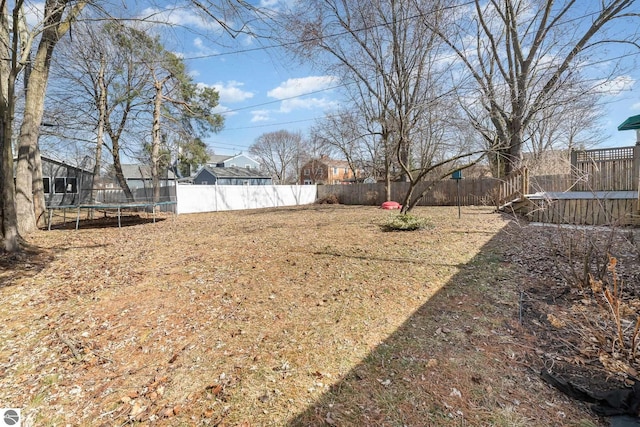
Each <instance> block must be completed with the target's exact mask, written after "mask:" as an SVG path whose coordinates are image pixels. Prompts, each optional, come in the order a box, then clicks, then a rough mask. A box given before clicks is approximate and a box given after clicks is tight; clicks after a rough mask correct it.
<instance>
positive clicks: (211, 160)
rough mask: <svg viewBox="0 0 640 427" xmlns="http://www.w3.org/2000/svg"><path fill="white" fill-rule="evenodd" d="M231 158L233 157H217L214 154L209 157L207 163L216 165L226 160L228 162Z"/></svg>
mask: <svg viewBox="0 0 640 427" xmlns="http://www.w3.org/2000/svg"><path fill="white" fill-rule="evenodd" d="M232 157H235V156H218V155H215V154H214V155H213V156H211V157H209V161H208V162H207V163H209V164H212V165H217V164H218V163H224V162H225V161H226V160H229V159H230V158H232Z"/></svg>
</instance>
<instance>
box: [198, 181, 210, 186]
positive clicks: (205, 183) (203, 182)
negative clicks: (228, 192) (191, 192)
mask: <svg viewBox="0 0 640 427" xmlns="http://www.w3.org/2000/svg"><path fill="white" fill-rule="evenodd" d="M208 184H209V182H208V181H202V182H200V185H208Z"/></svg>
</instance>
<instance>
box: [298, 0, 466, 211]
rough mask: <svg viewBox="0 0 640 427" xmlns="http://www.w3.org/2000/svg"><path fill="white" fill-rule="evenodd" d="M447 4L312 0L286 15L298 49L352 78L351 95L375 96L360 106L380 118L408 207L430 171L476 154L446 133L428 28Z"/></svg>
mask: <svg viewBox="0 0 640 427" xmlns="http://www.w3.org/2000/svg"><path fill="white" fill-rule="evenodd" d="M444 10H445V9H444V8H443V5H442V3H441V2H439V1H415V2H407V1H399V0H367V1H356V0H313V1H311V2H310V3H309V2H307V3H305V4H304V6H301V7H300V8H298V9H295V10H294V11H293V13H291V14H289V15H287V19H288V22H287V24H286V28H288V29H291V31H292V32H293V36H294V37H295V40H297V41H299V42H300V44H299V45H297V46H299V47H298V48H297V50H296V53H298V54H299V55H303V56H304V57H305V58H308V59H310V60H313V61H315V63H316V64H317V65H319V66H323V67H324V69H325V70H327V71H329V72H332V73H334V74H338V75H339V76H340V77H341V78H342V80H343V81H349V82H354V85H355V87H356V88H357V89H355V90H356V91H357V92H359V95H358V96H354V97H352V98H353V99H359V100H360V101H362V100H363V99H365V98H368V99H370V101H369V102H370V103H375V106H374V108H371V107H365V108H360V109H359V111H360V112H361V113H364V114H368V115H369V116H368V117H367V122H368V123H374V122H377V123H378V124H379V128H380V135H381V136H382V139H383V144H384V145H385V146H387V147H388V148H389V150H384V152H383V153H384V154H390V153H393V160H394V162H397V165H398V166H399V179H401V180H403V181H407V182H409V183H410V185H409V189H408V191H407V193H406V194H405V195H404V198H403V201H402V202H403V203H402V204H403V212H405V213H406V212H409V211H410V210H411V209H412V208H413V207H414V206H415V205H416V204H417V203H418V201H419V200H420V199H421V198H422V197H423V196H424V194H426V192H419V193H416V192H415V189H416V188H417V185H418V184H419V183H420V182H421V181H422V180H424V178H425V177H426V176H427V175H428V174H429V173H430V172H432V171H434V170H439V169H442V167H443V166H448V169H447V172H449V170H451V171H453V170H455V169H457V168H460V167H464V164H460V162H461V161H462V160H463V159H475V157H474V156H476V154H478V153H477V152H476V151H474V150H471V151H470V150H468V147H467V146H464V145H460V144H458V145H456V144H452V143H448V142H447V141H446V140H445V136H446V135H447V134H448V133H449V131H448V130H447V123H448V117H447V116H448V114H449V111H450V110H451V109H450V108H447V103H448V100H449V95H450V94H452V93H453V90H452V87H451V83H450V82H451V79H450V78H449V76H450V74H449V69H448V68H447V65H448V64H447V63H446V62H444V61H442V60H441V59H440V55H441V54H442V53H443V52H442V49H443V46H444V45H443V44H442V43H441V41H440V38H439V37H438V36H437V35H436V34H435V33H434V32H433V31H432V30H431V27H438V26H439V25H440V23H441V21H442V20H443V19H444V14H443V11H444ZM424 20H428V21H429V24H428V25H424V24H423V23H422V21H424ZM369 102H365V103H364V104H363V105H367V104H369ZM372 113H375V116H373V115H372ZM439 158H440V159H445V160H438V159H439ZM386 164H387V165H391V164H392V162H390V161H387V162H386ZM449 173H450V172H449Z"/></svg>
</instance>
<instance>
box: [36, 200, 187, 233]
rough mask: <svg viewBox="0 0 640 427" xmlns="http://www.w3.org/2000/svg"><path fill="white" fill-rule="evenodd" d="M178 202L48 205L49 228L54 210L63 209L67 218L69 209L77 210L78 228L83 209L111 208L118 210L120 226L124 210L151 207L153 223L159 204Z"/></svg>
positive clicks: (165, 204) (119, 226)
mask: <svg viewBox="0 0 640 427" xmlns="http://www.w3.org/2000/svg"><path fill="white" fill-rule="evenodd" d="M175 204H176V202H173V201H166V202H135V203H92V204H80V205H60V206H47V209H48V210H49V221H48V222H49V224H48V227H47V228H48V230H51V220H52V217H53V211H54V210H62V211H63V215H64V216H65V219H66V212H67V210H72V211H76V230H77V229H78V228H79V227H80V212H81V211H82V209H87V210H92V209H96V210H98V209H99V210H111V211H116V214H117V217H118V228H121V227H122V221H121V217H122V211H123V210H128V209H145V210H146V209H148V208H151V212H153V223H154V224H155V222H156V209H155V208H156V207H159V206H170V205H175Z"/></svg>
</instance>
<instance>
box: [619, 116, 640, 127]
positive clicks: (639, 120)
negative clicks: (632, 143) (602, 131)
mask: <svg viewBox="0 0 640 427" xmlns="http://www.w3.org/2000/svg"><path fill="white" fill-rule="evenodd" d="M632 129H640V115H637V116H631V117H629V118H628V119H627V120H625V121H624V122H622V124H620V126H618V130H632Z"/></svg>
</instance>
